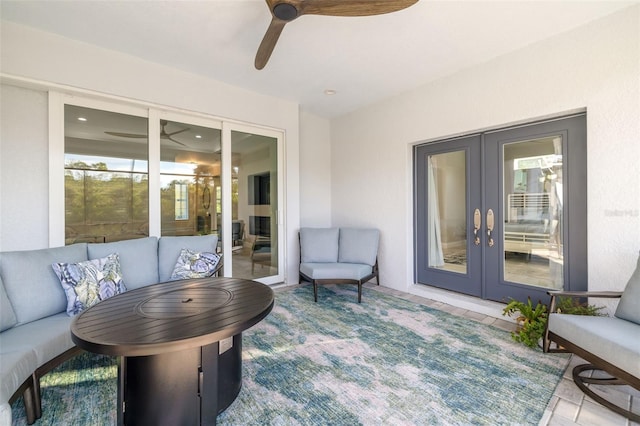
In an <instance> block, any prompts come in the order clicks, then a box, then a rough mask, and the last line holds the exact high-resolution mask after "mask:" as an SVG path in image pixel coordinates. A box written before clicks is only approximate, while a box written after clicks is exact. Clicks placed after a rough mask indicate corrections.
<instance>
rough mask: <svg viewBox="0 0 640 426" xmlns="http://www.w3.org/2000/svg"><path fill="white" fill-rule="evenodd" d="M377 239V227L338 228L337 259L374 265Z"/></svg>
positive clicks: (376, 253) (378, 236)
mask: <svg viewBox="0 0 640 426" xmlns="http://www.w3.org/2000/svg"><path fill="white" fill-rule="evenodd" d="M379 239H380V232H379V231H378V230H377V229H364V228H340V246H339V247H340V249H339V250H340V251H339V256H338V261H339V262H346V263H364V264H366V265H370V266H373V265H375V263H376V258H377V257H378V242H379Z"/></svg>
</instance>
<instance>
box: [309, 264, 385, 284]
mask: <svg viewBox="0 0 640 426" xmlns="http://www.w3.org/2000/svg"><path fill="white" fill-rule="evenodd" d="M372 271H373V269H372V268H371V266H369V265H365V264H362V263H359V264H356V263H301V264H300V272H301V273H303V274H304V275H306V276H307V277H309V278H311V279H313V280H331V279H345V280H361V279H362V278H364V277H366V276H367V275H370V274H371V272H372Z"/></svg>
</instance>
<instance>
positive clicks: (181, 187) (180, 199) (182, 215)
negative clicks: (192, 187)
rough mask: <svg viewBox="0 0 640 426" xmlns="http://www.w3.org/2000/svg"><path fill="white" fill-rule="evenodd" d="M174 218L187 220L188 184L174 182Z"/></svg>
mask: <svg viewBox="0 0 640 426" xmlns="http://www.w3.org/2000/svg"><path fill="white" fill-rule="evenodd" d="M174 192H175V206H176V220H189V184H187V183H176V184H174Z"/></svg>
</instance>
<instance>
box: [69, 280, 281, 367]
mask: <svg viewBox="0 0 640 426" xmlns="http://www.w3.org/2000/svg"><path fill="white" fill-rule="evenodd" d="M273 301H274V298H273V290H271V288H269V287H268V286H266V285H264V284H261V283H258V282H255V281H249V280H243V279H238V278H217V277H214V278H201V279H192V280H180V281H170V282H166V283H160V284H154V285H150V286H148V287H142V288H139V289H136V290H131V291H127V292H125V293H122V294H119V295H117V296H114V297H112V298H109V299H107V300H103V301H102V302H100V303H98V304H96V305H94V306H92V307H91V308H89V309H87V310H86V311H84V312H82V313H81V314H80V315H78V316H77V317H75V318H74V320H73V322H72V323H71V338H72V340H73V341H74V343H75V344H76V345H77V346H79V347H80V348H82V349H85V350H87V351H90V352H95V353H101V354H106V355H123V356H146V355H156V354H161V353H165V352H173V351H178V350H184V349H189V348H193V347H197V346H206V345H209V344H211V343H214V342H218V341H220V340H222V339H225V338H227V337H230V336H235V335H236V334H239V333H241V332H242V331H244V330H246V329H248V328H250V327H251V326H253V325H254V324H257V323H258V322H260V321H261V320H262V319H263V318H264V317H266V316H267V315H268V314H269V312H271V309H272V308H273Z"/></svg>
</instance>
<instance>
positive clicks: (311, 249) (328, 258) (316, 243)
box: [300, 228, 340, 263]
mask: <svg viewBox="0 0 640 426" xmlns="http://www.w3.org/2000/svg"><path fill="white" fill-rule="evenodd" d="M339 233H340V230H339V229H338V228H300V259H301V262H302V263H323V262H324V263H334V262H337V261H338V238H339Z"/></svg>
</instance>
